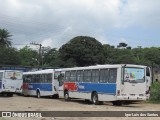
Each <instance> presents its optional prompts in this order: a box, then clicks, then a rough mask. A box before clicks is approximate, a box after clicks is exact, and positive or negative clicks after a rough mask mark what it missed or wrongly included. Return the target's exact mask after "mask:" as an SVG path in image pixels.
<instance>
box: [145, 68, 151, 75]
mask: <svg viewBox="0 0 160 120" xmlns="http://www.w3.org/2000/svg"><path fill="white" fill-rule="evenodd" d="M146 76H148V77H150V69H149V67H147V68H146Z"/></svg>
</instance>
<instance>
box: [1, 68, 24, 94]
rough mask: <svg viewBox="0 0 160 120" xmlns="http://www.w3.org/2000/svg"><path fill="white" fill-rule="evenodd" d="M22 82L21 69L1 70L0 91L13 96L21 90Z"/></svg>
mask: <svg viewBox="0 0 160 120" xmlns="http://www.w3.org/2000/svg"><path fill="white" fill-rule="evenodd" d="M22 83H23V79H22V72H21V71H16V70H0V93H1V94H2V95H7V96H13V93H15V92H16V91H18V90H21V87H22Z"/></svg>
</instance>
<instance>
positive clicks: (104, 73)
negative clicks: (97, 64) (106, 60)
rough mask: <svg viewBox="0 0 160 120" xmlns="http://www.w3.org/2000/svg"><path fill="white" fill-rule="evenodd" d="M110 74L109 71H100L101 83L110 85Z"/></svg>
mask: <svg viewBox="0 0 160 120" xmlns="http://www.w3.org/2000/svg"><path fill="white" fill-rule="evenodd" d="M108 76H109V72H108V69H100V82H101V83H108Z"/></svg>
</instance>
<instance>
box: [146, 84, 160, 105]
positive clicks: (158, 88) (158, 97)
mask: <svg viewBox="0 0 160 120" xmlns="http://www.w3.org/2000/svg"><path fill="white" fill-rule="evenodd" d="M149 102H152V103H160V82H154V83H153V84H152V85H151V95H150V99H149Z"/></svg>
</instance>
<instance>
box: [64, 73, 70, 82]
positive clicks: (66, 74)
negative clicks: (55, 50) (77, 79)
mask: <svg viewBox="0 0 160 120" xmlns="http://www.w3.org/2000/svg"><path fill="white" fill-rule="evenodd" d="M65 81H70V71H66V73H65Z"/></svg>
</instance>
